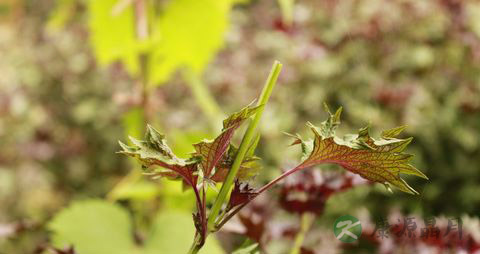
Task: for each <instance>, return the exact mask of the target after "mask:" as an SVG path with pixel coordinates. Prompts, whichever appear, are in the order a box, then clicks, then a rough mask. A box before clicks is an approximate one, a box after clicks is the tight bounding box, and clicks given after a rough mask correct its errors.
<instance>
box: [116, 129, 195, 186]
mask: <svg viewBox="0 0 480 254" xmlns="http://www.w3.org/2000/svg"><path fill="white" fill-rule="evenodd" d="M130 140H131V141H132V143H133V146H127V145H125V144H124V143H122V142H119V143H120V146H121V147H122V148H123V151H120V152H119V153H122V154H126V155H128V156H131V157H133V158H135V159H137V160H138V161H140V163H141V164H142V166H143V167H144V168H146V169H150V168H152V167H153V166H157V167H161V168H162V169H155V170H152V171H150V172H149V174H150V175H152V176H164V177H168V178H173V179H178V178H182V179H183V180H184V182H186V183H187V184H188V185H190V186H196V184H197V179H198V175H197V174H196V172H197V164H198V159H197V158H195V157H192V158H190V159H188V160H184V159H181V158H178V157H177V156H175V154H174V153H173V152H172V150H171V149H170V147H168V145H167V143H166V141H165V136H164V135H162V134H160V133H159V132H158V131H157V130H155V129H154V128H153V127H152V126H150V125H148V127H147V133H146V134H145V140H137V139H135V138H132V137H130Z"/></svg>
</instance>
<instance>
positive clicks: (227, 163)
mask: <svg viewBox="0 0 480 254" xmlns="http://www.w3.org/2000/svg"><path fill="white" fill-rule="evenodd" d="M237 151H238V148H237V147H235V146H234V145H232V144H230V147H229V148H228V152H227V153H225V155H224V156H223V158H222V160H221V161H220V163H218V164H217V166H216V170H215V174H214V175H213V176H212V178H211V179H212V180H213V181H214V182H223V181H225V178H226V177H227V174H228V170H229V169H230V168H231V167H232V164H233V161H234V160H235V156H236V155H237ZM260 160H261V159H260V158H259V157H256V156H245V158H244V159H243V161H242V164H241V165H240V169H239V170H238V173H237V175H236V178H237V179H238V180H240V181H248V180H250V179H252V178H253V177H254V176H256V175H257V174H258V172H259V171H260V169H261V165H260V163H258V162H259V161H260Z"/></svg>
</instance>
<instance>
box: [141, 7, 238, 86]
mask: <svg viewBox="0 0 480 254" xmlns="http://www.w3.org/2000/svg"><path fill="white" fill-rule="evenodd" d="M231 6H232V1H230V0H204V1H196V0H175V1H170V2H169V3H168V5H167V6H166V7H165V9H164V11H163V15H161V16H160V17H159V18H158V20H157V21H156V22H155V24H154V25H153V27H155V30H154V31H153V33H152V36H153V41H154V45H155V48H154V51H153V53H152V58H151V61H152V62H151V64H150V67H151V71H150V72H149V73H150V75H151V76H150V82H151V83H152V84H161V83H163V82H165V81H167V80H168V79H169V77H170V75H171V74H172V73H173V72H174V71H175V70H177V69H178V68H180V67H187V68H190V69H191V70H192V71H194V72H196V73H201V72H202V71H203V70H204V69H205V67H206V65H207V64H208V62H209V61H210V59H211V58H212V57H213V55H214V54H215V53H216V52H217V51H218V50H219V49H220V48H221V47H222V46H223V41H224V35H225V31H226V30H227V26H228V18H229V12H230V9H231Z"/></svg>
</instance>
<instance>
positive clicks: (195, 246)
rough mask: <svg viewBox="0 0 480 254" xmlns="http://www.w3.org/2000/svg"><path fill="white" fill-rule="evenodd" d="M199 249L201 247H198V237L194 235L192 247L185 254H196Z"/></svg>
mask: <svg viewBox="0 0 480 254" xmlns="http://www.w3.org/2000/svg"><path fill="white" fill-rule="evenodd" d="M201 248H202V245H200V235H199V234H197V235H195V240H194V241H193V243H192V246H191V247H190V250H189V251H188V253H187V254H197V253H198V252H199V251H200V249H201Z"/></svg>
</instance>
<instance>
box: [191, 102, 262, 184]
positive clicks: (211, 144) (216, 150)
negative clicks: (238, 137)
mask: <svg viewBox="0 0 480 254" xmlns="http://www.w3.org/2000/svg"><path fill="white" fill-rule="evenodd" d="M261 107H262V106H257V107H252V106H251V105H249V106H247V107H245V108H243V109H241V110H240V111H238V112H236V113H234V114H232V115H231V116H229V117H228V118H227V119H225V120H224V121H223V129H222V133H221V134H220V135H219V136H218V137H216V138H215V139H214V140H204V141H202V142H200V143H197V144H194V145H193V146H194V148H195V154H194V155H195V156H198V157H199V158H201V166H202V171H203V175H204V177H205V178H211V176H212V171H213V169H214V167H216V166H217V165H218V164H219V162H220V161H221V160H222V158H223V160H224V161H226V160H227V159H228V158H224V154H225V152H226V151H227V148H228V147H229V146H230V141H231V139H232V137H233V134H234V133H235V130H236V129H237V128H238V127H239V126H240V125H241V124H242V123H243V122H245V120H247V119H248V118H249V117H250V116H252V115H254V114H255V113H256V112H257V111H258V110H259V109H260V108H261ZM232 149H235V148H231V149H230V150H231V151H232ZM217 171H218V169H217Z"/></svg>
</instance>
